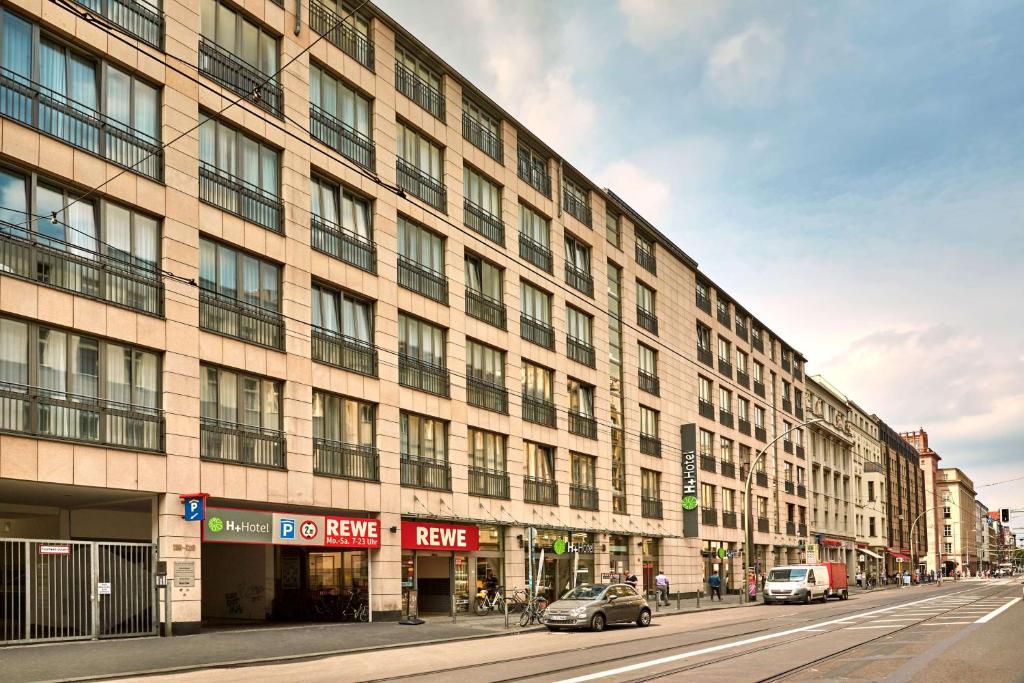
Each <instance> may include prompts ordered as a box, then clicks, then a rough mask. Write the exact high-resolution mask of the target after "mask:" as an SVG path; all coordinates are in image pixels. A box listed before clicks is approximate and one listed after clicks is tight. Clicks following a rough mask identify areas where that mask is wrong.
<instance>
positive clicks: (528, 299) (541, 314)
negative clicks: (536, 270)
mask: <svg viewBox="0 0 1024 683" xmlns="http://www.w3.org/2000/svg"><path fill="white" fill-rule="evenodd" d="M519 292H520V299H521V301H520V305H521V306H522V313H523V315H524V316H526V317H527V318H530V319H531V320H533V321H535V322H539V323H541V324H543V325H545V326H549V327H550V325H551V295H550V294H548V293H547V292H545V291H544V290H543V289H538V288H537V287H534V286H533V285H531V284H530V283H529V282H527V281H526V280H520V281H519Z"/></svg>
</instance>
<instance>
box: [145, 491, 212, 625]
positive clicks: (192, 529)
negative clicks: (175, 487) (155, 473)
mask: <svg viewBox="0 0 1024 683" xmlns="http://www.w3.org/2000/svg"><path fill="white" fill-rule="evenodd" d="M157 507H158V514H157V515H156V517H155V519H154V524H155V538H156V542H157V544H158V552H159V554H160V559H161V560H163V561H165V562H167V577H168V579H169V581H168V583H171V581H173V580H174V575H175V570H176V568H181V569H185V570H187V569H188V566H189V565H191V569H192V573H193V574H194V576H195V579H194V582H193V585H192V586H191V587H183V586H177V585H175V586H173V587H171V588H169V589H168V590H169V591H171V592H172V602H173V605H172V610H171V619H172V621H173V622H174V635H176V636H180V635H187V634H192V633H199V628H200V625H201V623H202V585H203V576H202V574H203V572H202V565H203V563H202V555H203V553H202V547H203V544H202V540H201V536H200V534H201V528H202V524H203V522H186V521H185V519H184V517H183V508H182V505H181V501H180V500H179V499H178V496H177V494H171V493H167V494H161V495H160V497H159V501H158V503H157ZM176 565H178V567H176ZM160 610H161V623H165V622H166V614H165V613H164V607H163V605H161V608H160Z"/></svg>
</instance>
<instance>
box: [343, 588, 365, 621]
mask: <svg viewBox="0 0 1024 683" xmlns="http://www.w3.org/2000/svg"><path fill="white" fill-rule="evenodd" d="M338 619H339V621H348V620H349V619H351V620H352V621H364V622H365V621H369V619H370V606H369V605H368V604H367V602H366V596H365V595H364V594H362V593H356V592H352V593H349V594H348V600H347V601H346V602H345V603H344V606H343V607H342V608H341V613H340V614H339V615H338Z"/></svg>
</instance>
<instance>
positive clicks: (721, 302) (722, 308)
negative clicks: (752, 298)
mask: <svg viewBox="0 0 1024 683" xmlns="http://www.w3.org/2000/svg"><path fill="white" fill-rule="evenodd" d="M715 305H716V307H717V310H718V321H719V322H720V323H722V324H723V325H729V324H731V322H732V319H731V318H730V317H729V302H728V301H726V300H725V299H723V298H722V297H721V296H719V297H718V299H717V300H716V301H715Z"/></svg>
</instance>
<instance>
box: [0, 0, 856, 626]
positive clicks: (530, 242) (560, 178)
mask: <svg viewBox="0 0 1024 683" xmlns="http://www.w3.org/2000/svg"><path fill="white" fill-rule="evenodd" d="M81 4H82V9H81V11H82V12H88V11H94V10H91V9H88V8H93V7H94V5H93V4H91V3H81ZM126 7H128V8H130V10H131V11H130V12H127V13H126V12H122V11H121V10H122V9H124V8H126ZM295 7H296V6H294V5H292V4H288V3H280V4H279V3H276V2H274V1H273V0H245V1H244V2H238V3H230V2H227V1H226V0H223V1H222V0H203V2H202V3H201V4H200V6H199V8H198V11H197V8H196V6H195V4H194V3H182V2H179V1H177V0H165V2H163V3H162V4H161V5H160V6H159V7H156V6H151V5H149V4H146V5H145V6H142V5H139V4H137V3H130V4H129V3H122V2H120V0H111V2H110V3H104V4H102V9H101V10H95V11H103V12H105V13H107V14H108V16H107V20H108V21H110V22H113V23H115V24H120V25H121V26H120V29H121V30H114V29H112V28H109V27H108V26H107V25H106V24H104V23H102V22H99V23H97V22H94V21H88V20H87V19H86V18H84V17H82V16H79V15H77V14H76V13H74V12H71V11H70V10H69V9H68V8H67V7H65V6H63V5H59V4H53V3H43V4H42V5H38V4H37V5H32V4H30V3H29V4H25V3H21V4H5V5H4V6H3V7H2V9H0V28H2V30H0V42H2V47H3V50H2V53H3V55H4V57H3V59H4V60H5V61H4V63H3V66H4V69H5V70H4V72H3V73H4V75H3V76H0V88H2V89H3V101H4V102H5V103H6V104H5V106H4V107H3V108H0V116H2V117H3V124H4V128H3V136H2V140H0V156H2V160H0V182H2V183H3V187H4V204H5V206H4V207H3V208H2V209H0V210H2V211H3V215H2V216H0V220H2V221H3V225H4V226H6V227H5V228H4V229H3V230H2V231H0V244H2V249H0V258H3V259H4V261H3V263H4V266H3V268H2V273H0V326H2V343H0V372H2V373H3V375H2V377H0V380H2V381H3V383H4V384H3V387H2V390H0V393H2V397H0V401H2V405H0V408H2V409H0V431H2V432H3V436H0V519H2V520H4V521H5V523H4V524H3V525H2V526H0V529H3V537H4V538H6V539H12V538H28V539H45V540H48V541H54V540H57V541H66V543H56V544H53V543H49V544H46V547H47V548H53V549H54V550H52V551H47V552H46V553H45V554H42V547H43V545H42V544H38V543H37V544H36V545H38V546H39V548H40V553H41V554H40V555H39V556H40V557H44V555H45V559H44V560H33V563H32V564H31V565H30V566H28V567H23V568H20V569H19V570H18V571H19V572H21V573H20V574H19V575H22V576H26V577H32V576H35V577H36V578H38V577H44V578H41V579H39V581H41V582H42V583H40V584H38V585H35V587H34V588H33V595H35V596H36V599H42V598H41V597H40V596H41V595H47V594H50V595H56V594H57V593H56V592H57V591H60V590H63V589H62V588H60V585H58V584H57V583H55V581H56V578H55V577H56V576H58V575H60V576H65V575H66V572H71V573H72V574H73V573H74V572H81V571H84V570H83V569H82V567H83V566H85V565H84V564H83V562H84V560H83V561H81V562H80V561H79V559H80V558H83V557H86V555H87V554H89V553H92V555H90V556H91V557H94V558H99V559H98V560H97V561H98V562H100V564H103V563H104V562H106V560H105V559H104V558H107V557H108V555H109V556H110V557H115V556H116V559H117V561H118V562H120V563H126V562H128V563H130V564H131V565H132V566H131V572H130V573H131V575H132V576H140V577H142V578H141V579H140V581H138V582H136V584H137V586H141V588H135V589H133V590H135V591H136V593H135V594H134V598H135V599H134V602H133V603H132V604H134V605H136V607H137V609H136V608H133V609H134V611H133V613H132V616H133V618H136V621H137V622H139V623H140V624H141V623H143V622H146V623H148V624H149V625H148V626H145V627H143V626H139V627H138V628H137V629H135V631H134V632H136V633H142V632H147V630H148V629H149V628H150V627H151V626H152V624H151V618H152V614H153V613H154V612H153V610H149V609H147V608H146V605H147V604H148V603H147V601H148V598H147V595H150V593H149V592H148V586H149V585H150V584H149V583H148V582H147V580H146V577H147V576H150V574H152V573H153V572H154V571H156V570H158V569H164V568H166V571H167V573H168V575H169V576H170V582H171V584H172V588H171V589H170V590H173V595H174V610H173V619H174V621H175V624H176V627H175V632H176V633H185V632H189V631H194V630H195V629H196V628H198V626H199V624H200V623H201V622H202V621H203V620H205V619H228V620H234V619H257V620H259V619H265V618H280V619H286V618H293V617H296V618H301V617H302V616H303V613H302V610H303V609H305V608H306V607H307V606H308V605H309V604H310V602H311V601H314V602H315V601H316V600H317V599H319V598H317V597H316V596H323V595H325V594H329V593H331V592H337V591H353V592H356V593H367V594H368V596H369V604H370V606H371V608H372V613H373V615H374V618H376V619H387V618H397V617H398V615H399V611H400V609H401V607H402V604H403V597H406V596H407V595H408V592H407V590H408V589H412V588H415V589H416V590H417V591H418V600H419V608H420V610H421V611H447V610H448V609H449V608H450V606H451V603H452V596H453V595H454V596H456V601H457V602H458V601H459V600H465V599H466V598H467V596H469V595H471V594H472V593H473V592H474V590H475V587H476V586H478V585H480V584H481V583H482V582H483V581H484V580H486V577H487V576H488V575H489V574H493V575H495V576H497V577H498V578H499V580H500V581H501V583H503V584H504V585H506V586H508V587H512V586H524V585H525V584H526V582H527V581H528V579H529V578H531V577H533V578H535V579H537V580H538V582H539V584H540V585H541V586H542V587H543V589H544V590H546V591H547V592H548V593H549V594H555V593H557V592H559V591H561V590H562V589H563V588H564V587H565V586H566V585H571V583H572V582H573V581H574V580H576V579H577V578H579V577H582V579H589V578H592V577H600V576H601V575H604V574H609V573H615V572H618V571H620V570H625V569H627V568H629V569H632V570H633V571H635V572H636V573H637V574H638V575H640V576H641V577H642V580H643V582H644V583H645V585H650V583H651V581H652V579H653V575H654V573H656V572H657V571H658V570H659V569H661V570H664V571H665V572H666V573H667V574H668V575H669V577H670V578H671V580H672V585H673V586H674V587H675V588H676V589H677V590H680V591H683V592H693V591H695V590H697V588H699V587H700V586H702V585H703V584H704V575H705V574H706V573H707V572H708V571H711V570H713V569H718V570H720V571H723V572H725V573H726V574H727V575H730V576H731V570H732V567H733V566H734V565H736V564H737V562H738V560H736V559H730V558H729V556H730V555H731V554H732V553H729V552H725V553H719V550H725V551H730V550H732V551H735V550H738V549H739V546H740V545H741V544H742V542H743V538H742V531H741V529H740V524H739V521H738V519H737V518H738V515H739V514H740V513H741V511H742V509H743V505H742V501H741V500H740V497H741V494H742V490H743V486H742V480H741V479H740V476H741V475H743V474H744V473H745V468H746V467H750V466H751V465H750V463H751V462H753V461H754V459H755V456H756V455H757V454H758V453H759V452H760V451H761V449H763V448H764V447H765V446H766V445H767V444H768V443H769V442H772V440H773V439H775V437H777V436H782V435H783V434H786V435H787V436H786V438H783V439H779V443H774V444H773V446H772V447H771V448H770V449H769V450H768V453H767V457H766V458H763V459H759V460H757V464H756V465H753V469H754V475H755V476H754V477H753V494H752V502H751V506H750V509H751V511H752V513H753V516H754V517H755V520H756V521H755V523H754V525H753V527H754V528H753V533H754V543H755V546H756V557H757V558H758V562H760V564H761V567H766V566H770V565H771V564H773V563H776V562H785V561H792V560H796V559H799V557H798V549H799V546H800V541H801V539H802V538H803V536H804V535H805V529H806V526H807V513H806V511H807V500H806V489H807V470H806V457H805V453H804V443H805V439H804V433H803V431H802V430H801V429H799V428H795V427H794V425H797V424H799V423H800V421H801V419H802V417H803V405H804V380H803V365H804V359H803V357H802V356H801V355H800V354H799V353H798V352H797V351H796V350H795V349H794V348H793V347H792V346H790V345H788V344H786V343H785V342H784V341H782V340H781V339H780V338H779V337H778V336H776V335H775V334H773V333H772V332H771V331H770V330H769V329H768V328H767V327H766V326H765V325H764V324H763V323H762V322H760V321H759V320H757V319H756V318H755V317H753V316H752V315H751V314H750V312H749V311H748V310H746V309H745V308H743V307H742V306H741V305H740V304H739V303H738V302H736V301H735V300H734V299H733V298H732V297H730V296H729V295H728V294H726V292H725V291H724V290H723V289H722V288H720V287H719V286H717V285H715V284H713V283H712V282H711V280H710V279H708V277H707V276H706V275H705V274H703V273H701V272H700V271H699V269H698V267H697V264H696V262H694V261H693V260H692V259H691V258H689V257H688V256H687V255H686V254H685V253H684V252H683V251H682V250H680V249H679V248H678V247H677V246H675V245H674V244H672V243H671V242H670V241H668V240H667V239H666V238H665V237H664V236H663V235H661V233H659V232H658V231H657V230H656V229H655V228H654V226H652V225H650V224H649V223H648V222H647V221H645V220H644V219H643V218H642V217H641V216H639V215H638V214H637V213H636V212H635V211H633V210H632V209H631V208H630V207H629V206H628V205H627V204H626V203H625V202H624V201H623V200H621V199H619V198H618V197H616V196H615V195H614V194H612V193H611V192H610V191H607V190H602V189H601V188H599V187H597V186H595V185H594V184H593V183H592V182H591V181H589V180H588V179H587V178H586V176H585V175H584V174H583V173H582V172H581V171H579V170H578V169H576V168H574V167H573V166H571V165H570V163H569V162H568V161H567V160H564V159H562V158H560V157H559V156H558V155H557V154H556V153H555V152H554V151H553V150H552V149H551V148H550V147H549V146H548V145H546V144H544V142H542V141H541V140H539V139H537V138H536V137H535V136H534V135H532V134H531V133H530V132H529V131H528V130H527V129H526V128H525V127H524V126H522V125H521V124H520V123H519V122H517V121H516V120H515V119H514V118H513V117H512V116H510V115H509V114H508V113H507V112H506V111H504V110H503V109H502V108H501V107H500V106H499V105H498V104H497V103H495V102H493V101H492V100H491V99H490V98H488V97H487V96H486V95H485V94H484V93H483V92H481V91H480V90H479V89H477V88H475V87H474V86H473V85H472V84H471V83H469V82H468V81H466V79H464V78H463V77H462V76H460V75H459V74H458V73H457V72H456V71H455V70H454V69H452V68H451V67H450V66H449V65H448V64H446V63H445V62H444V61H443V60H442V59H441V58H440V57H439V56H438V55H436V54H435V53H434V52H432V51H431V50H429V49H428V48H427V47H426V46H424V45H423V44H422V43H420V42H419V41H418V40H416V38H415V37H414V36H412V35H411V34H409V32H407V31H406V30H404V29H403V28H402V27H401V26H399V25H398V24H396V23H395V22H394V21H393V20H392V19H391V18H390V17H388V16H387V15H385V14H384V13H382V12H380V11H379V10H377V9H376V8H374V7H372V6H370V5H367V6H366V7H365V8H364V9H361V10H360V11H359V12H356V13H350V12H349V9H348V8H347V7H346V6H344V5H343V4H341V3H335V2H333V0H330V1H328V0H310V1H309V2H308V3H301V4H299V5H298V7H300V8H301V12H300V15H299V16H296V15H295V14H293V12H294V10H295ZM112 8H113V9H112ZM115 10H116V11H115ZM321 34H322V35H324V36H325V39H320V35H321ZM8 48H9V49H8ZM188 65H197V68H192V67H191V66H188ZM282 65H284V66H283V70H282ZM57 67H60V68H57ZM279 70H280V71H281V72H280V73H278V71H279ZM236 100H237V102H236ZM595 283H596V284H595ZM811 404H812V405H815V403H814V402H811ZM822 405H824V404H822ZM830 405H831V403H830ZM828 431H829V432H831V434H830V436H829V442H830V443H839V442H844V443H846V446H843V447H842V448H830V450H829V451H828V452H827V454H826V453H823V454H822V456H821V458H820V459H819V460H818V461H817V462H818V464H819V465H820V466H821V467H822V468H823V472H824V473H828V474H829V477H830V483H829V486H830V488H829V489H828V491H829V493H828V494H825V495H828V496H829V497H830V499H831V500H832V501H834V502H833V503H832V507H830V508H829V510H830V511H831V514H832V517H831V518H830V519H829V520H828V521H827V523H826V520H825V519H824V517H823V518H822V520H823V525H824V526H823V528H824V529H826V530H828V532H829V533H828V536H829V539H830V540H838V539H839V538H842V539H844V540H845V539H850V540H852V538H853V535H852V528H851V527H850V525H851V524H852V511H851V510H850V509H849V505H850V499H851V495H852V493H851V491H850V484H849V476H850V472H851V469H850V462H849V453H848V441H849V439H848V437H847V436H846V435H845V432H843V431H842V430H841V429H840V430H836V429H835V428H834V427H830V428H829V430H828ZM837 453H838V455H837ZM693 460H699V466H697V465H694V464H693ZM691 465H692V469H691V467H690V466H691ZM833 480H834V482H835V483H832V481H833ZM691 487H692V489H693V497H692V499H690V498H689V497H688V495H687V496H684V494H689V491H690V488H691ZM183 497H185V498H192V499H195V498H201V499H203V500H204V501H205V519H201V520H195V521H193V520H187V519H185V518H184V513H185V511H186V508H185V506H184V505H183ZM680 500H683V501H684V504H685V505H686V506H687V507H689V508H692V509H687V510H681V509H680V505H679V503H678V501H680ZM687 500H692V501H693V502H692V504H687V503H686V501H687ZM189 505H190V506H191V503H189ZM196 509H197V510H198V509H199V508H196ZM188 510H189V512H190V514H191V512H192V507H189V508H188ZM840 510H841V512H840ZM691 513H692V515H694V516H695V518H693V523H692V524H691V522H690V519H691V518H689V517H687V515H689V514H691ZM823 514H824V513H823ZM840 519H842V520H843V521H842V524H843V526H842V527H840V526H839V525H840ZM531 530H535V532H536V533H535V535H534V534H533V532H532V531H531ZM840 530H843V535H839V536H836V534H838V533H839V532H840ZM104 539H105V540H108V541H110V542H113V543H117V544H125V543H128V542H137V543H139V544H140V545H133V546H128V545H123V547H122V546H121V545H118V546H116V548H115V549H113V550H112V549H111V548H114V547H115V546H107V545H96V544H95V543H94V542H95V541H97V540H104ZM0 543H7V544H8V545H7V546H4V548H5V550H6V549H7V548H10V549H12V550H11V553H8V554H5V553H0V558H11V557H19V555H18V554H17V553H18V552H20V550H19V549H20V548H21V546H20V545H17V543H19V542H15V541H10V540H7V541H5V540H3V539H0ZM25 548H26V549H28V548H30V546H28V545H26V546H25ZM128 548H130V549H131V550H127V549H128ZM531 550H534V551H537V552H536V554H534V555H533V556H534V557H535V558H537V557H538V556H539V555H540V551H544V561H543V564H539V563H537V562H536V561H535V562H534V563H532V564H531V563H529V562H528V558H529V557H531V552H530V551H531ZM721 554H724V555H725V556H726V559H722V558H721V557H720V555H721ZM25 556H31V557H35V556H36V554H35V553H34V552H28V551H26V555H25ZM126 558H128V559H126ZM702 558H703V559H702ZM157 559H158V560H159V561H160V562H161V563H166V567H163V566H160V567H158V566H157V565H155V564H154V562H155V561H156V560H157ZM4 561H10V560H8V559H5V560H4ZM111 561H112V560H111ZM62 563H63V564H62ZM103 566H106V565H103ZM19 567H20V565H19ZM39 567H43V569H39ZM47 568H49V569H47ZM57 569H59V570H60V572H65V573H62V574H59V573H58V572H57V571H56V570H57ZM44 570H45V571H44ZM101 571H103V572H106V571H107V569H102V570H101ZM33 572H35V573H33ZM72 583H73V582H72ZM105 583H108V585H109V584H110V582H105ZM61 585H64V584H61ZM68 585H70V584H68ZM40 587H42V588H40ZM122 588H124V586H120V587H117V586H115V588H114V590H121V589H122ZM7 595H8V596H10V595H16V593H10V592H9V593H7ZM93 599H96V598H93ZM147 614H148V615H150V617H148V619H150V621H149V622H147V621H146V619H147V617H145V616H144V615H147ZM54 626H55V628H56V627H57V626H59V630H60V632H61V633H64V634H71V635H74V634H75V633H77V631H76V629H78V630H83V629H87V628H88V629H95V628H102V625H99V626H97V624H95V623H91V624H89V625H84V624H72V623H70V622H67V623H63V624H59V625H54ZM19 628H20V627H19ZM28 630H31V629H21V631H20V632H21V633H24V632H26V631H28ZM15 631H18V629H15ZM83 633H84V631H83ZM8 635H9V634H8ZM79 635H81V634H79ZM85 635H88V634H85ZM13 637H20V636H18V635H17V633H15V635H14V636H13ZM4 639H5V635H4V634H0V641H2V640H4Z"/></svg>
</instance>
